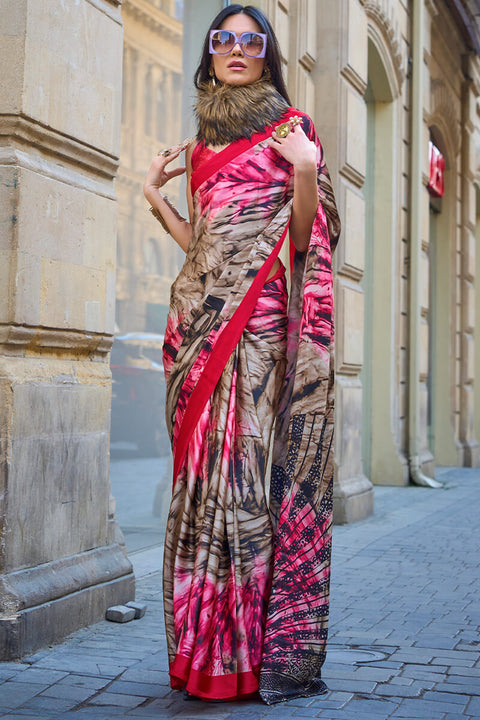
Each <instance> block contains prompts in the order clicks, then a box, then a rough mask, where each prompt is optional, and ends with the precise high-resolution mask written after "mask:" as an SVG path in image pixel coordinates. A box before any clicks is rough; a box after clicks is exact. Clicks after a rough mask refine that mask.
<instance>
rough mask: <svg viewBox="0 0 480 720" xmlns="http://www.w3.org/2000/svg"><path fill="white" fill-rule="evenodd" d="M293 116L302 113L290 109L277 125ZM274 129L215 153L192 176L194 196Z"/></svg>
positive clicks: (266, 129)
mask: <svg viewBox="0 0 480 720" xmlns="http://www.w3.org/2000/svg"><path fill="white" fill-rule="evenodd" d="M292 114H295V115H299V114H300V113H299V111H298V110H297V109H296V108H294V107H288V108H287V109H286V110H285V112H284V113H283V115H282V117H281V118H280V120H279V121H278V123H275V125H279V124H280V123H281V122H282V120H283V121H285V120H286V119H287V117H288V116H289V115H292ZM273 127H274V126H273V125H271V126H270V127H266V128H265V130H262V131H261V132H257V133H254V134H253V135H252V137H251V138H250V139H248V138H242V139H241V140H236V141H235V142H233V143H230V145H227V147H226V148H223V150H220V151H219V152H217V153H215V155H214V156H213V157H212V158H210V160H207V161H206V162H204V163H202V164H201V165H200V167H199V168H197V169H196V170H194V171H193V172H192V176H191V178H190V189H191V191H192V196H193V195H195V193H196V192H197V190H198V188H199V187H200V185H203V183H204V182H205V180H208V178H209V177H210V175H213V173H214V172H217V171H218V170H220V168H221V167H222V166H223V165H225V164H227V163H229V162H231V161H232V160H233V159H234V158H236V157H237V156H238V155H241V153H243V152H245V151H246V150H248V149H249V148H251V147H254V146H255V145H258V143H259V142H262V140H267V139H268V138H269V137H270V136H271V134H272V128H273ZM214 152H215V151H214Z"/></svg>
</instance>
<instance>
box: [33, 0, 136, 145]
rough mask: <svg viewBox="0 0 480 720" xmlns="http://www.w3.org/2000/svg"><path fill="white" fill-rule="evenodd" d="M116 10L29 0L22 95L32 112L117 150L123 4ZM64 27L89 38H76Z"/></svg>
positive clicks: (48, 122)
mask: <svg viewBox="0 0 480 720" xmlns="http://www.w3.org/2000/svg"><path fill="white" fill-rule="evenodd" d="M115 15H116V17H115V20H113V19H112V16H113V8H112V9H111V10H110V13H106V12H103V11H102V9H101V7H100V6H96V5H95V4H93V3H88V2H87V3H85V2H81V3H80V2H76V1H75V0H66V2H63V3H60V5H59V4H58V2H56V0H46V1H45V2H43V3H41V4H39V3H36V2H29V3H28V28H29V33H28V43H27V45H26V51H25V74H24V78H25V79H24V83H25V84H24V89H23V98H22V101H23V102H22V104H23V108H22V109H23V112H24V113H25V115H27V116H28V117H31V118H34V119H35V120H38V121H39V122H41V123H42V124H43V125H48V126H50V127H53V128H56V129H57V130H59V131H61V132H62V133H63V134H64V135H68V136H70V137H74V138H77V139H78V140H80V141H81V142H84V143H88V144H90V145H92V146H94V147H96V148H99V149H102V150H103V151H105V152H108V153H110V154H112V155H117V154H118V150H119V141H120V113H116V112H113V109H114V108H116V107H118V106H119V101H120V93H121V76H122V74H121V72H119V71H118V68H121V66H122V24H121V18H120V8H118V10H117V12H116V13H115ZM65 27H69V28H73V27H74V28H76V31H77V37H80V38H88V42H84V41H81V42H72V37H71V34H70V33H69V32H65ZM45 38H48V43H46V42H45ZM92 48H102V51H101V52H93V51H91V50H92ZM105 58H108V62H105ZM46 68H48V72H45V69H46Z"/></svg>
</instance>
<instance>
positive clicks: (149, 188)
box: [143, 185, 167, 205]
mask: <svg viewBox="0 0 480 720" xmlns="http://www.w3.org/2000/svg"><path fill="white" fill-rule="evenodd" d="M143 194H144V195H145V197H146V199H147V200H148V202H149V203H150V205H155V204H156V202H157V201H158V200H164V199H165V198H166V197H167V196H166V195H165V194H164V193H163V192H162V191H161V189H160V188H159V187H158V186H157V185H144V187H143Z"/></svg>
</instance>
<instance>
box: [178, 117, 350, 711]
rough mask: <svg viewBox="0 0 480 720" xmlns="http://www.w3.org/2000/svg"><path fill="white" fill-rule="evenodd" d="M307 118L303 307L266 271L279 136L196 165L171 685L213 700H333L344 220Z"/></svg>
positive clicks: (184, 310)
mask: <svg viewBox="0 0 480 720" xmlns="http://www.w3.org/2000/svg"><path fill="white" fill-rule="evenodd" d="M292 114H295V115H301V116H302V123H303V127H304V130H305V132H306V134H307V135H308V137H309V138H310V139H312V140H314V141H315V143H316V145H317V158H318V188H319V198H320V203H319V208H318V212H317V216H316V218H315V221H314V224H313V229H312V236H311V241H310V245H309V249H308V251H307V252H306V253H305V254H300V253H295V254H292V278H291V280H292V283H291V293H290V300H289V302H288V310H287V290H286V280H285V275H284V273H282V272H281V271H280V272H276V273H275V274H274V275H273V276H272V277H270V278H269V275H271V269H272V267H273V264H274V261H275V259H276V257H277V255H278V252H279V250H280V247H281V245H282V243H283V240H284V238H285V237H286V235H287V232H288V223H289V218H290V213H291V204H292V196H293V175H292V166H291V164H290V163H288V162H287V161H286V160H284V159H283V158H282V157H281V156H280V155H279V154H278V153H276V152H275V150H273V149H272V148H270V147H269V146H268V145H267V144H266V142H265V141H266V140H267V138H269V137H270V136H271V132H272V128H266V130H265V132H264V133H257V134H256V135H254V136H253V137H252V138H251V140H239V141H237V142H235V143H232V144H231V145H229V146H228V147H227V148H225V149H224V150H222V151H221V152H220V153H217V154H215V153H213V152H211V153H210V157H209V158H207V160H206V161H205V162H204V163H203V164H201V165H198V167H197V168H194V172H193V175H192V194H193V197H194V217H193V238H192V241H191V243H190V246H189V249H188V253H187V257H186V260H185V263H184V265H183V268H182V270H181V271H180V274H179V276H178V277H177V279H176V280H175V282H174V284H173V286H172V292H171V304H170V312H169V316H168V322H167V329H166V334H165V345H164V367H165V374H166V378H167V425H168V428H169V432H170V437H171V440H172V448H173V454H174V485H173V497H172V502H171V507H170V513H169V518H168V525H167V535H166V543H165V558H164V599H165V620H166V628H167V643H168V653H169V663H170V677H171V685H172V687H173V688H177V689H182V688H186V690H187V691H188V692H190V693H191V694H193V695H196V696H198V697H201V698H204V699H224V700H228V699H238V698H241V697H247V696H249V695H252V694H254V693H256V692H258V691H260V695H261V697H262V699H263V700H264V701H265V702H266V703H269V704H270V703H274V702H280V701H282V700H285V699H288V698H289V697H294V696H305V695H311V694H318V693H321V692H322V691H323V690H324V689H325V686H324V684H323V682H322V681H321V679H320V678H321V666H322V664H323V662H324V659H325V648H326V640H327V625H328V603H329V578H330V547H331V522H332V477H333V446H332V441H333V291H332V266H331V253H332V250H333V247H334V245H335V242H336V240H337V238H338V234H339V221H338V215H337V212H336V207H335V201H334V198H333V193H332V190H331V184H330V179H329V176H328V172H327V169H326V166H325V163H324V160H323V152H322V148H321V145H320V143H319V141H318V138H317V136H316V134H315V130H314V127H313V123H312V121H311V120H310V118H308V116H306V115H302V114H301V113H299V112H298V111H297V110H295V109H294V108H289V109H288V111H287V113H286V114H285V116H284V117H285V119H287V118H288V117H289V116H290V115H292ZM192 162H193V159H192ZM267 278H269V279H268V282H267ZM275 420H276V422H274V421H275ZM274 425H275V430H274ZM273 431H274V432H275V438H274V442H273V451H272V452H273V457H271V472H267V466H268V465H269V456H271V455H272V453H271V452H270V446H271V445H272V442H271V441H272V433H273ZM267 476H270V478H271V479H270V482H269V483H268V481H267V486H268V485H269V487H266V486H265V478H266V477H267Z"/></svg>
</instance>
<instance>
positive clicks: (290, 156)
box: [267, 125, 317, 168]
mask: <svg viewBox="0 0 480 720" xmlns="http://www.w3.org/2000/svg"><path fill="white" fill-rule="evenodd" d="M267 144H268V145H269V146H270V147H271V148H273V149H274V150H276V151H277V152H278V153H279V154H280V155H282V157H284V158H285V160H288V162H290V163H292V165H293V166H294V168H310V167H312V166H313V167H316V164H317V148H316V146H315V143H314V142H312V141H311V140H309V139H308V138H307V136H306V135H305V133H304V131H303V128H302V126H301V125H296V126H295V127H293V128H292V129H291V130H290V132H289V133H288V135H287V136H286V137H284V138H282V137H278V135H276V133H275V132H273V133H272V138H271V139H269V140H267Z"/></svg>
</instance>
